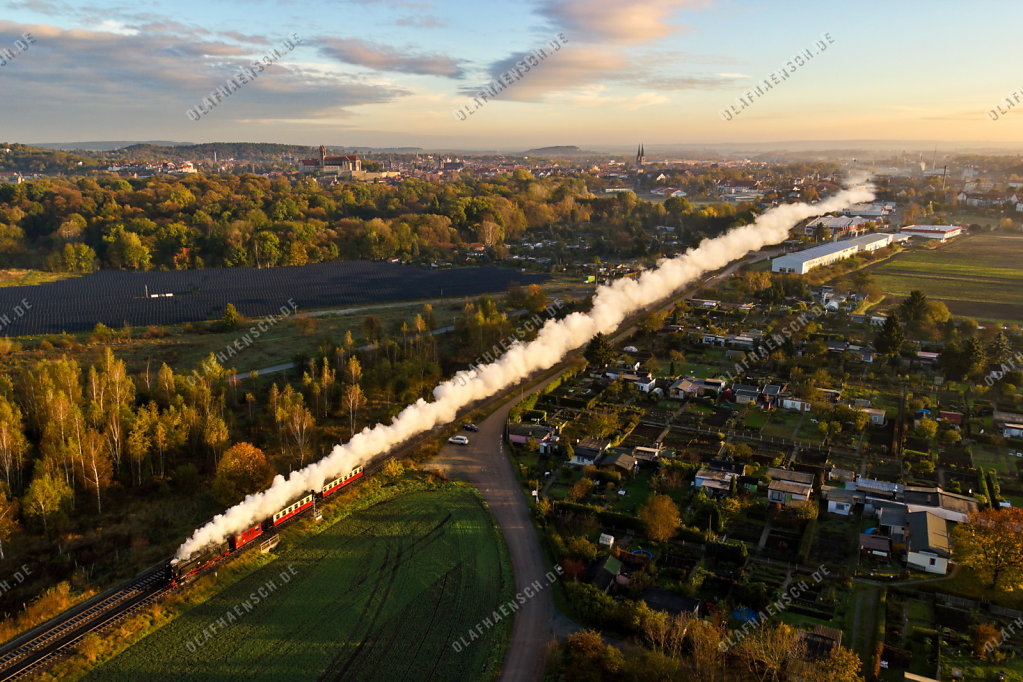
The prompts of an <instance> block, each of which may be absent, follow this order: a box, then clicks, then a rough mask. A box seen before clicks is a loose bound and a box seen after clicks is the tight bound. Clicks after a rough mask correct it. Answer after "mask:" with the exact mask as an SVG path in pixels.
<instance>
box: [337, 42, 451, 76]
mask: <svg viewBox="0 0 1023 682" xmlns="http://www.w3.org/2000/svg"><path fill="white" fill-rule="evenodd" d="M317 43H318V44H319V45H320V54H322V55H324V56H325V57H330V58H332V59H336V60H337V61H339V62H342V63H344V64H351V65H353V66H362V67H364V68H367V69H372V70H374V71H390V72H395V73H409V74H416V75H421V76H445V77H447V78H461V77H462V76H464V75H465V71H464V66H463V64H464V62H462V61H460V60H456V59H452V58H451V57H446V56H444V55H441V54H431V53H421V54H415V53H413V52H402V51H399V50H397V49H395V48H393V47H391V46H389V45H380V44H377V43H371V42H369V41H367V40H361V39H359V38H320V39H318V40H317Z"/></svg>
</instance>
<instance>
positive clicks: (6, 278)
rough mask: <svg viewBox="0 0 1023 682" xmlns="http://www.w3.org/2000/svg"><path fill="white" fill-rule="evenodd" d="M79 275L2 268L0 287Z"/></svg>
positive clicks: (44, 281) (50, 280)
mask: <svg viewBox="0 0 1023 682" xmlns="http://www.w3.org/2000/svg"><path fill="white" fill-rule="evenodd" d="M77 276H78V275H72V274H69V273H66V272H43V271H42V270H0V287H20V286H29V285H34V284H46V283H47V282H56V281H57V280H61V279H67V278H68V277H77Z"/></svg>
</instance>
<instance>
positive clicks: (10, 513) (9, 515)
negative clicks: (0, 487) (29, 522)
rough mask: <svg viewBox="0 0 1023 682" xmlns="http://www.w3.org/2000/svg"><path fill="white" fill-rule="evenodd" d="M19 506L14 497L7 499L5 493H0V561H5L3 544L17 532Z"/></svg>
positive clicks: (18, 526)
mask: <svg viewBox="0 0 1023 682" xmlns="http://www.w3.org/2000/svg"><path fill="white" fill-rule="evenodd" d="M19 508H20V505H19V504H18V500H17V499H16V498H14V497H8V496H7V493H6V492H5V491H0V559H5V558H6V557H5V556H4V543H5V542H7V541H8V540H10V539H11V537H12V536H13V535H14V534H15V533H17V532H18V530H19V528H20V525H21V524H19V523H18V510H19Z"/></svg>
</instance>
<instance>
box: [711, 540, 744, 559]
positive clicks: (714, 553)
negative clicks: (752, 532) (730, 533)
mask: <svg viewBox="0 0 1023 682" xmlns="http://www.w3.org/2000/svg"><path fill="white" fill-rule="evenodd" d="M706 551H707V556H708V557H714V558H716V559H723V560H725V561H731V562H733V563H736V564H741V563H744V562H745V561H746V557H748V556H749V549H747V548H746V543H744V542H738V541H735V540H725V541H724V542H721V541H718V540H712V541H710V542H708V543H707V550H706Z"/></svg>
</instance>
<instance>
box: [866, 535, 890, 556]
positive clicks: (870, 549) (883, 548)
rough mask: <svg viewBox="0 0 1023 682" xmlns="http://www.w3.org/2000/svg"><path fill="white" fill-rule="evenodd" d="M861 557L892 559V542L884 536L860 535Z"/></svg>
mask: <svg viewBox="0 0 1023 682" xmlns="http://www.w3.org/2000/svg"><path fill="white" fill-rule="evenodd" d="M860 556H872V557H879V558H881V559H891V558H892V541H891V540H890V539H889V538H886V537H885V536H883V535H874V534H871V533H860Z"/></svg>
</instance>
